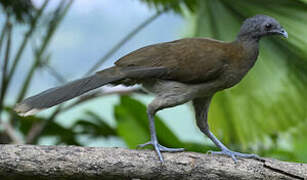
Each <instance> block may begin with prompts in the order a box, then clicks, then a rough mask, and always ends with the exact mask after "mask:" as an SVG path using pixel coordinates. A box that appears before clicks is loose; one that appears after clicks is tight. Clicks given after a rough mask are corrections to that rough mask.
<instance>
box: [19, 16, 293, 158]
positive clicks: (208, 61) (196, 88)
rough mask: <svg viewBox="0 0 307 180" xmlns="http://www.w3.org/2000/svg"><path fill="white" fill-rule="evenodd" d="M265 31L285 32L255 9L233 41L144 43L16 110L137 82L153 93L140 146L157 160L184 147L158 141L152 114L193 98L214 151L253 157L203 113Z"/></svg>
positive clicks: (247, 63) (245, 64) (253, 54)
mask: <svg viewBox="0 0 307 180" xmlns="http://www.w3.org/2000/svg"><path fill="white" fill-rule="evenodd" d="M269 35H282V36H284V37H287V36H288V34H287V32H286V31H285V30H284V29H283V28H282V26H281V25H280V24H279V23H278V22H277V21H276V20H275V19H273V18H271V17H269V16H265V15H256V16H254V17H251V18H249V19H246V20H245V21H244V23H243V25H242V27H241V29H240V32H239V34H238V36H237V38H236V39H235V40H234V41H232V42H223V41H218V40H214V39H208V38H185V39H180V40H176V41H171V42H166V43H160V44H154V45H150V46H146V47H143V48H140V49H138V50H136V51H133V52H131V53H129V54H128V55H126V56H124V57H122V58H120V59H119V60H118V61H117V62H115V65H114V66H113V67H110V68H107V69H104V70H102V71H99V72H97V73H95V74H94V75H92V76H89V77H85V78H83V79H79V80H76V81H72V82H70V83H68V84H65V85H63V86H59V87H55V88H52V89H49V90H46V91H44V92H42V93H40V94H38V95H35V96H32V97H29V98H27V99H25V100H24V101H22V102H21V103H19V104H18V105H17V106H16V108H15V110H16V112H18V113H19V114H20V115H32V114H34V113H36V112H38V111H40V110H43V109H46V108H49V107H51V106H54V105H57V104H60V103H62V102H64V101H67V100H69V99H72V98H74V97H77V96H80V95H81V94H83V93H85V92H88V91H90V90H92V89H96V88H99V87H101V86H103V85H106V84H112V85H117V84H124V85H134V84H141V85H142V86H143V87H144V88H145V89H146V90H148V91H150V92H152V93H154V94H155V95H156V96H155V99H154V100H153V101H152V102H151V103H150V104H149V105H148V108H147V115H148V119H149V122H150V135H151V140H150V141H149V142H147V143H145V144H142V145H140V146H141V147H144V146H146V145H152V146H153V147H154V149H155V151H156V152H157V153H158V156H159V158H160V161H162V162H163V157H162V155H161V152H162V151H169V152H176V151H182V150H183V148H179V149H173V148H167V147H164V146H162V145H160V144H159V143H158V139H157V135H156V130H155V124H154V115H155V113H156V112H158V111H159V110H162V109H164V108H168V107H173V106H177V105H180V104H183V103H186V102H188V101H193V106H194V109H195V114H196V122H197V125H198V127H199V129H200V130H201V131H202V132H203V133H204V134H205V135H207V136H208V137H209V138H210V139H211V140H212V141H213V142H214V144H215V145H216V146H218V147H219V148H220V149H221V151H220V152H213V153H215V154H224V155H228V156H230V157H232V158H233V159H234V160H235V161H236V157H243V158H257V156H256V155H253V154H243V153H239V152H234V151H231V150H229V149H228V148H227V147H225V146H224V145H223V144H222V143H221V142H220V141H219V140H218V139H217V138H216V137H215V136H214V135H213V134H212V133H211V132H210V130H209V125H208V123H207V113H208V108H209V104H210V101H211V99H212V97H213V95H214V94H215V93H216V92H217V91H220V90H223V89H226V88H230V87H232V86H234V85H236V84H237V83H239V82H240V81H241V79H242V78H243V77H244V76H245V75H246V73H247V72H248V71H249V70H250V69H251V68H252V67H253V65H254V64H255V62H256V59H257V57H258V51H259V40H260V39H261V38H262V37H264V36H269Z"/></svg>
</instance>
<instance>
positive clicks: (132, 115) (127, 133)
mask: <svg viewBox="0 0 307 180" xmlns="http://www.w3.org/2000/svg"><path fill="white" fill-rule="evenodd" d="M115 118H116V121H117V124H118V133H119V135H120V136H121V137H122V138H123V139H124V140H125V142H126V143H127V145H128V146H129V147H130V148H135V147H136V146H137V145H138V144H142V143H145V142H147V141H149V140H150V131H149V123H148V118H147V115H146V107H145V106H144V105H143V104H142V103H140V102H138V101H137V100H135V99H133V98H131V97H128V96H121V98H120V104H118V105H117V106H116V107H115ZM155 124H156V130H157V136H158V140H159V142H160V144H162V145H165V146H169V147H179V146H182V142H181V141H180V140H179V139H178V138H177V137H176V135H175V134H174V133H173V132H172V131H171V130H170V129H169V128H168V127H167V126H166V125H165V124H164V123H163V121H162V120H161V119H160V118H159V117H156V118H155Z"/></svg>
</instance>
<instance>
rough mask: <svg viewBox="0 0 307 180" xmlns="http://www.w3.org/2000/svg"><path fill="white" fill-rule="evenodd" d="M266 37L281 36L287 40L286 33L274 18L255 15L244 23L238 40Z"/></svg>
mask: <svg viewBox="0 0 307 180" xmlns="http://www.w3.org/2000/svg"><path fill="white" fill-rule="evenodd" d="M268 35H281V36H283V37H285V38H288V33H287V31H286V30H285V29H284V28H283V27H282V26H281V25H280V24H279V22H278V21H276V20H275V19H274V18H272V17H270V16H266V15H256V16H253V17H251V18H248V19H246V20H245V21H244V23H243V25H242V26H241V29H240V33H239V35H238V36H239V38H253V39H260V38H261V37H264V36H268Z"/></svg>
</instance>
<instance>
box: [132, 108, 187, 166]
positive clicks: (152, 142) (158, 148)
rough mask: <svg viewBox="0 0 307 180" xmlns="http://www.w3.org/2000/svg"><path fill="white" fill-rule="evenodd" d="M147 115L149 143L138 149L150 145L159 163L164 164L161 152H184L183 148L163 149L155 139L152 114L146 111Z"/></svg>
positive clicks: (141, 145)
mask: <svg viewBox="0 0 307 180" xmlns="http://www.w3.org/2000/svg"><path fill="white" fill-rule="evenodd" d="M147 115H148V119H149V128H150V141H149V142H147V143H144V144H140V145H138V147H140V148H143V147H145V146H147V145H152V146H153V147H154V149H155V151H156V152H157V154H158V156H159V159H160V161H161V162H164V161H163V157H162V154H161V152H180V151H184V149H183V148H168V147H164V146H162V145H161V144H159V142H158V138H157V133H156V128H155V120H154V113H151V112H149V111H147Z"/></svg>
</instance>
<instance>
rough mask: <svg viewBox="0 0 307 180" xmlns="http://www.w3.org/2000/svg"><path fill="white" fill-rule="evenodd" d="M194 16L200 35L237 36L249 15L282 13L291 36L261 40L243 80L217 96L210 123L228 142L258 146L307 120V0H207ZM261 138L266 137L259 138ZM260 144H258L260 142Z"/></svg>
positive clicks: (279, 15) (281, 19) (278, 15)
mask: <svg viewBox="0 0 307 180" xmlns="http://www.w3.org/2000/svg"><path fill="white" fill-rule="evenodd" d="M199 3H200V4H199V6H198V9H197V10H196V11H195V16H192V17H194V26H193V27H194V28H195V29H194V34H195V36H204V37H212V38H216V39H220V40H225V41H232V40H234V39H235V38H236V34H237V33H238V32H239V28H240V25H241V24H242V22H243V20H244V19H246V18H248V17H251V16H254V15H256V14H266V15H270V16H272V17H274V18H276V19H277V20H278V21H279V22H280V23H281V25H283V27H284V28H285V29H286V30H287V32H288V33H289V39H287V40H286V39H281V38H279V37H272V38H271V37H270V38H266V39H264V40H261V43H260V57H259V58H258V61H257V63H256V65H255V67H254V68H253V69H252V70H251V72H249V73H248V75H247V76H246V77H245V78H244V79H243V80H242V82H241V83H240V84H238V85H237V86H235V87H234V88H231V89H228V90H225V91H223V92H220V93H217V94H216V95H215V97H214V98H213V101H212V104H211V107H210V112H209V124H210V127H211V129H212V130H213V132H214V134H216V135H217V136H218V137H219V138H220V139H222V141H223V142H225V143H226V144H228V145H234V146H237V145H241V149H243V150H246V149H250V148H251V147H253V148H255V144H256V142H261V141H263V140H264V139H265V138H267V137H271V136H272V135H277V136H280V135H281V134H282V133H286V132H287V131H289V130H291V129H292V128H296V127H297V125H298V124H299V123H302V122H303V121H305V119H306V117H307V112H306V110H305V107H306V106H307V102H306V98H307V94H306V88H307V61H306V59H307V51H306V50H305V49H306V47H307V38H306V37H307V31H306V29H307V24H306V23H305V20H306V17H307V4H306V2H302V1H299V0H269V1H267V0H220V1H215V0H203V1H199ZM259 144H261V143H259ZM256 149H257V148H256Z"/></svg>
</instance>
